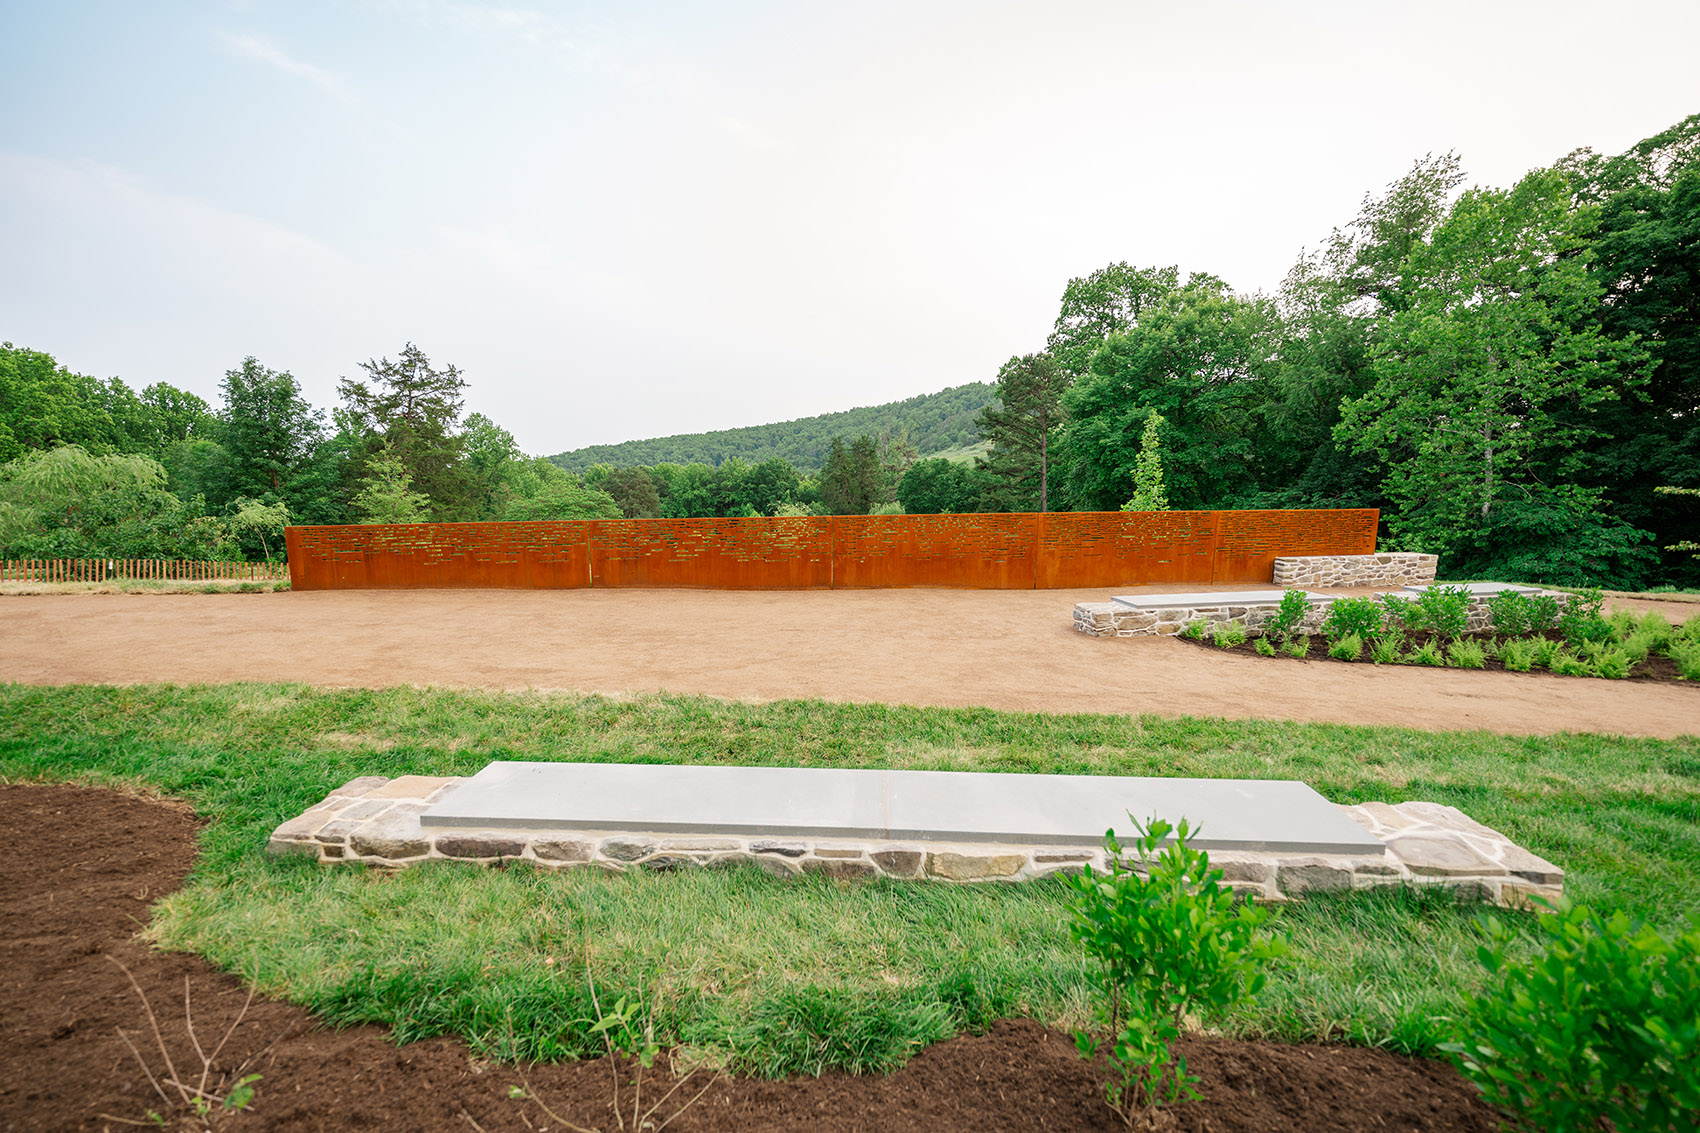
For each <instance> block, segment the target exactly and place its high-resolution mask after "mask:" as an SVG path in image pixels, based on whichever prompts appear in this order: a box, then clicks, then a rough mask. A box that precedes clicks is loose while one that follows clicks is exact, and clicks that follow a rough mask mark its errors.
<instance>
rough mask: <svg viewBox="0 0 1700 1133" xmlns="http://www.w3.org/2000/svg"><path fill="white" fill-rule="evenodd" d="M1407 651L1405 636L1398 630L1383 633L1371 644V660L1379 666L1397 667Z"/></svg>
mask: <svg viewBox="0 0 1700 1133" xmlns="http://www.w3.org/2000/svg"><path fill="white" fill-rule="evenodd" d="M1404 650H1405V635H1404V634H1403V633H1401V632H1400V631H1398V630H1393V631H1392V632H1391V633H1383V634H1381V635H1379V636H1377V637H1376V639H1375V640H1374V641H1371V642H1370V643H1369V659H1370V660H1371V661H1373V662H1375V663H1376V664H1377V665H1397V664H1398V663H1399V660H1400V654H1401V653H1403V652H1404Z"/></svg>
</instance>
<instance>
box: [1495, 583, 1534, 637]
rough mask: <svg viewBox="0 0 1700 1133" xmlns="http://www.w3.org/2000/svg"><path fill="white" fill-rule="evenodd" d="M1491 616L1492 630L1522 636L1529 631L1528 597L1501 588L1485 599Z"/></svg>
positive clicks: (1511, 635)
mask: <svg viewBox="0 0 1700 1133" xmlns="http://www.w3.org/2000/svg"><path fill="white" fill-rule="evenodd" d="M1487 607H1488V612H1489V613H1490V614H1491V615H1492V616H1493V631H1494V632H1495V633H1501V634H1504V635H1505V636H1506V637H1522V636H1524V635H1525V634H1527V633H1528V632H1529V620H1530V619H1529V612H1530V611H1529V598H1528V595H1526V594H1523V593H1520V592H1519V591H1516V590H1501V591H1500V592H1499V593H1498V594H1494V595H1492V596H1491V597H1489V598H1488V600H1487Z"/></svg>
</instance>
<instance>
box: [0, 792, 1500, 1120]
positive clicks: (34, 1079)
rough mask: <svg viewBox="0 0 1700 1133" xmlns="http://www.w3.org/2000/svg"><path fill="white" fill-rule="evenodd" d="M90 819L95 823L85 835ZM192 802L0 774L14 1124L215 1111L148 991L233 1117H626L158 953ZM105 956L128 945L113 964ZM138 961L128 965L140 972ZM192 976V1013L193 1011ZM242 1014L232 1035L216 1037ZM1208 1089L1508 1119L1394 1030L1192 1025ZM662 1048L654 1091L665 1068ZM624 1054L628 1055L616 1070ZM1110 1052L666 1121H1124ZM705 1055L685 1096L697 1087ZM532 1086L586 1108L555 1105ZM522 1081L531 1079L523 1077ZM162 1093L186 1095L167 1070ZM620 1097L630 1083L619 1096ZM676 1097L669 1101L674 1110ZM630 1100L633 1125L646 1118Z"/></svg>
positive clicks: (1060, 1046)
mask: <svg viewBox="0 0 1700 1133" xmlns="http://www.w3.org/2000/svg"><path fill="white" fill-rule="evenodd" d="M91 830H97V831H100V832H101V833H102V835H103V836H102V837H100V838H91V837H90V836H89V832H90V831H91ZM195 830H196V822H195V818H194V816H193V815H192V814H190V813H189V811H188V808H186V807H184V806H182V805H181V804H177V803H169V802H166V803H161V802H154V801H150V800H146V799H138V798H133V797H129V796H126V795H122V794H117V793H114V792H111V791H102V790H91V789H87V788H79V787H58V786H25V785H11V786H7V785H0V839H4V840H5V842H6V844H8V845H19V844H23V843H26V842H27V843H28V844H29V847H30V852H29V853H28V854H8V855H4V856H3V857H0V1019H4V1020H5V1028H4V1031H3V1032H0V1131H7V1133H9V1131H12V1130H17V1131H19V1133H23V1131H25V1130H29V1131H32V1133H34V1131H40V1130H86V1131H90V1133H94V1131H100V1133H118V1131H119V1130H123V1129H126V1128H134V1127H142V1128H153V1127H154V1126H153V1125H152V1124H151V1123H150V1122H148V1121H147V1119H146V1114H147V1113H148V1111H150V1110H152V1111H155V1112H157V1113H159V1114H160V1117H161V1123H160V1125H161V1127H163V1128H171V1129H188V1128H197V1129H199V1128H211V1127H212V1125H211V1124H210V1123H209V1124H208V1125H206V1126H203V1125H202V1124H201V1123H199V1122H196V1121H194V1120H192V1119H191V1120H183V1119H184V1118H185V1117H187V1116H189V1115H188V1110H187V1107H185V1106H182V1105H180V1104H179V1105H176V1106H168V1105H166V1104H165V1103H164V1102H163V1101H162V1100H161V1099H160V1097H159V1096H158V1095H157V1094H155V1093H154V1091H153V1089H152V1088H151V1087H150V1085H149V1083H148V1079H147V1077H146V1074H145V1073H144V1071H143V1069H142V1067H141V1065H140V1064H139V1063H138V1061H137V1059H136V1055H135V1054H133V1053H132V1052H131V1050H130V1049H128V1048H127V1047H126V1044H125V1041H124V1039H122V1038H120V1037H119V1034H118V1032H119V1029H120V1028H122V1029H123V1030H124V1031H125V1032H127V1033H128V1035H129V1036H130V1041H131V1042H132V1043H133V1044H134V1047H135V1051H136V1053H139V1054H140V1055H141V1056H142V1057H144V1058H145V1059H147V1061H148V1069H149V1071H150V1072H152V1073H153V1074H154V1075H156V1076H162V1075H163V1074H164V1073H165V1060H164V1057H163V1056H162V1055H161V1053H160V1047H159V1046H158V1045H157V1044H156V1042H155V1038H154V1035H153V1034H152V1032H151V1029H150V1027H149V1025H148V1019H147V1016H146V1014H145V1013H144V1009H143V1007H142V1000H141V998H140V996H139V995H138V994H137V988H140V989H143V991H145V994H146V996H147V998H148V1001H149V1002H150V1003H151V1004H152V1006H153V1010H154V1011H155V1012H156V1017H157V1019H158V1023H159V1027H160V1033H159V1042H161V1043H163V1044H164V1047H165V1049H166V1050H167V1051H169V1052H170V1054H171V1064H172V1066H173V1067H175V1068H176V1070H177V1071H178V1072H179V1073H180V1074H182V1075H183V1076H184V1077H185V1078H186V1079H187V1080H188V1081H189V1083H190V1084H194V1085H199V1084H200V1081H201V1075H200V1072H201V1067H202V1060H201V1058H200V1057H199V1056H198V1055H197V1053H196V1048H195V1047H194V1046H193V1045H192V1044H191V1041H190V1038H189V1034H190V1032H189V1029H188V1027H186V1025H185V1023H186V1021H189V1020H192V1021H193V1024H194V1032H195V1034H197V1035H198V1036H199V1042H200V1044H201V1049H202V1050H203V1051H207V1052H212V1053H209V1054H208V1055H207V1057H208V1058H210V1059H212V1060H213V1062H214V1068H215V1070H214V1073H213V1074H211V1075H210V1076H209V1078H208V1081H207V1085H208V1086H209V1087H210V1089H209V1092H211V1093H213V1094H215V1095H222V1094H223V1093H224V1092H226V1090H227V1089H228V1086H221V1085H220V1083H221V1082H229V1081H234V1079H235V1077H236V1076H238V1075H247V1074H258V1075H260V1080H259V1081H258V1082H256V1083H253V1086H254V1088H255V1093H254V1097H253V1101H252V1108H251V1109H250V1110H248V1111H245V1112H242V1113H236V1114H231V1115H229V1117H228V1119H227V1120H224V1121H219V1122H217V1127H218V1128H230V1129H235V1130H255V1131H259V1130H275V1131H278V1133H283V1131H286V1130H287V1131H290V1133H296V1131H299V1133H310V1131H317V1133H332V1131H336V1133H341V1131H343V1130H351V1129H359V1130H367V1131H370V1133H415V1131H419V1130H432V1131H435V1130H458V1131H461V1133H497V1131H498V1130H502V1131H509V1130H511V1131H513V1133H542V1131H544V1130H549V1129H555V1130H561V1129H564V1128H569V1127H573V1126H576V1127H579V1128H586V1127H595V1128H601V1129H604V1130H614V1129H616V1128H621V1127H622V1126H621V1125H619V1124H617V1122H616V1119H615V1117H614V1114H613V1112H612V1110H611V1106H610V1102H611V1101H612V1097H613V1094H612V1088H611V1083H612V1074H611V1071H612V1070H613V1067H611V1066H610V1065H609V1063H608V1062H607V1060H597V1061H590V1062H578V1063H564V1064H557V1065H552V1066H538V1067H534V1068H532V1070H531V1071H530V1072H529V1074H527V1075H524V1076H522V1074H521V1071H520V1069H519V1068H517V1067H514V1066H507V1065H501V1064H492V1063H488V1062H483V1061H480V1060H478V1059H475V1058H473V1057H471V1055H470V1052H469V1051H468V1050H467V1049H466V1047H464V1046H463V1045H461V1044H460V1043H459V1042H457V1041H455V1040H453V1039H447V1038H438V1039H428V1040H426V1041H423V1042H417V1043H412V1044H410V1045H408V1046H404V1047H397V1046H395V1045H393V1044H392V1043H391V1041H390V1039H389V1036H388V1035H387V1034H386V1033H385V1032H384V1031H383V1030H381V1029H380V1028H378V1027H370V1026H368V1027H352V1028H349V1029H347V1030H342V1031H327V1030H321V1029H319V1028H317V1027H316V1026H315V1025H314V1024H313V1021H312V1019H311V1018H310V1017H309V1016H308V1015H307V1013H306V1012H305V1011H302V1010H301V1009H300V1008H297V1007H292V1006H290V1005H289V1004H287V1003H282V1002H279V1001H277V1000H271V999H265V998H256V999H255V1000H254V1001H253V1003H252V1004H250V1005H248V1007H247V1010H246V1012H244V1009H243V1006H244V1000H245V999H246V992H245V991H244V989H243V987H242V985H241V983H240V982H239V981H237V980H236V979H235V978H234V977H232V976H228V975H222V974H220V973H218V972H215V971H213V970H212V968H211V967H210V966H208V965H207V963H206V962H205V961H203V960H202V959H201V958H200V957H198V956H189V955H184V954H181V953H176V954H169V953H161V952H155V951H152V950H151V949H149V948H148V947H147V946H146V945H144V944H142V943H140V942H139V941H138V940H137V939H136V938H135V933H136V930H137V929H138V928H140V927H141V925H142V924H143V923H144V922H145V921H146V918H147V915H148V904H149V903H150V902H151V901H153V900H156V899H157V898H159V897H160V896H162V895H164V894H165V893H168V892H170V891H171V890H173V889H175V888H176V887H177V886H178V885H180V884H181V883H182V880H183V875H184V874H185V873H186V872H187V871H188V869H189V865H190V863H191V862H192V861H193V859H194V854H195ZM113 960H117V961H119V962H121V963H122V964H123V965H124V967H123V968H120V967H119V966H118V964H115V963H113ZM125 969H128V971H129V972H130V973H131V974H132V975H133V976H134V978H135V981H136V986H134V987H133V986H132V985H131V984H130V979H129V977H127V976H126V975H125ZM185 981H188V984H189V987H190V993H191V994H190V1003H191V1005H192V1010H191V1011H186V1010H185V1007H184V1001H183V996H184V984H185ZM238 1019H239V1020H240V1023H239V1024H238V1025H237V1026H235V1028H234V1030H233V1031H232V1033H231V1035H230V1039H229V1042H228V1043H227V1044H225V1045H224V1046H223V1047H222V1048H215V1044H216V1043H217V1042H218V1039H219V1036H220V1035H221V1034H222V1033H223V1032H224V1031H225V1029H226V1028H227V1027H230V1026H231V1024H232V1022H234V1021H236V1020H238ZM1180 1053H1182V1054H1184V1055H1185V1057H1186V1060H1187V1066H1188V1069H1189V1070H1191V1071H1192V1073H1194V1074H1196V1075H1198V1076H1199V1077H1200V1078H1201V1079H1202V1083H1201V1089H1202V1092H1203V1094H1204V1100H1202V1101H1198V1102H1191V1103H1188V1104H1186V1105H1183V1106H1180V1107H1177V1108H1176V1109H1175V1111H1174V1112H1173V1114H1172V1115H1170V1119H1169V1120H1167V1121H1165V1122H1164V1123H1163V1128H1165V1129H1170V1130H1174V1131H1175V1133H1183V1131H1200V1133H1202V1131H1205V1130H1209V1131H1211V1133H1263V1131H1265V1130H1272V1129H1303V1130H1314V1131H1316V1133H1328V1131H1336V1130H1337V1131H1342V1133H1345V1131H1359V1130H1362V1131H1365V1133H1367V1131H1370V1130H1374V1131H1377V1133H1417V1131H1419V1130H1422V1131H1427V1133H1489V1131H1490V1130H1492V1129H1493V1128H1494V1127H1495V1125H1496V1124H1497V1122H1496V1121H1495V1119H1494V1115H1493V1113H1492V1112H1491V1111H1490V1110H1489V1109H1488V1108H1487V1107H1486V1106H1484V1105H1483V1104H1482V1103H1481V1102H1480V1101H1479V1100H1478V1099H1477V1098H1476V1096H1475V1091H1474V1090H1473V1089H1472V1088H1471V1087H1470V1086H1469V1085H1468V1084H1467V1083H1466V1082H1465V1081H1464V1080H1463V1079H1462V1078H1461V1077H1459V1075H1458V1074H1457V1072H1456V1071H1454V1070H1453V1069H1452V1068H1451V1067H1450V1066H1447V1065H1446V1064H1444V1063H1441V1062H1432V1061H1428V1060H1426V1059H1419V1058H1401V1057H1399V1056H1396V1055H1393V1054H1389V1053H1388V1052H1386V1051H1383V1050H1364V1049H1360V1048H1353V1047H1342V1046H1323V1045H1317V1044H1304V1045H1287V1044H1282V1043H1271V1042H1236V1041H1233V1040H1229V1039H1223V1038H1211V1037H1202V1036H1201V1037H1191V1038H1187V1039H1183V1040H1182V1042H1181V1043H1180ZM665 1063H666V1060H665V1059H663V1060H661V1061H660V1062H658V1063H657V1068H658V1071H659V1073H657V1074H653V1075H651V1076H650V1078H649V1079H648V1080H647V1083H646V1090H647V1092H646V1095H645V1096H646V1097H651V1098H653V1097H655V1096H658V1095H659V1093H660V1092H665V1090H666V1089H668V1088H669V1087H670V1086H671V1084H672V1080H671V1079H670V1078H669V1077H668V1075H667V1074H666V1072H665V1069H664V1067H665ZM622 1073H624V1074H626V1075H629V1074H631V1073H632V1071H631V1069H630V1068H629V1066H628V1067H627V1068H626V1069H625V1070H624V1071H622ZM1103 1074H1104V1068H1103V1067H1102V1066H1094V1065H1093V1064H1091V1063H1088V1062H1085V1061H1084V1060H1082V1059H1081V1058H1080V1057H1079V1056H1077V1055H1076V1054H1075V1052H1074V1045H1073V1043H1072V1042H1071V1041H1070V1040H1069V1037H1068V1036H1067V1035H1064V1034H1062V1033H1060V1032H1057V1031H1052V1030H1047V1029H1045V1028H1044V1027H1041V1026H1040V1025H1039V1024H1038V1023H1035V1022H1033V1021H1032V1020H1009V1021H1005V1022H1000V1023H998V1024H996V1025H995V1026H994V1027H993V1028H992V1029H991V1031H989V1032H988V1033H986V1034H984V1035H965V1036H961V1037H959V1038H955V1039H951V1040H949V1041H946V1042H942V1043H938V1044H935V1045H934V1046H932V1047H929V1048H928V1049H927V1050H924V1051H922V1052H921V1053H920V1054H919V1055H918V1056H917V1057H916V1058H915V1059H914V1061H912V1062H910V1063H909V1065H908V1066H906V1067H904V1068H903V1069H901V1070H899V1071H897V1072H896V1073H893V1074H889V1075H885V1076H882V1077H864V1078H851V1077H846V1076H844V1075H839V1074H828V1075H826V1076H824V1077H821V1078H795V1079H791V1080H789V1081H763V1080H756V1079H748V1078H721V1079H719V1080H718V1081H715V1082H713V1083H712V1084H710V1085H709V1086H708V1089H707V1092H706V1093H704V1094H703V1095H702V1096H701V1098H699V1099H698V1100H697V1101H696V1103H695V1104H694V1105H692V1106H691V1107H690V1108H689V1109H687V1110H686V1111H685V1112H684V1113H683V1115H682V1116H681V1117H680V1118H679V1119H678V1120H676V1121H674V1122H673V1123H672V1124H671V1125H669V1126H668V1128H670V1129H675V1130H678V1133H769V1131H771V1133H779V1131H787V1130H810V1131H812V1133H922V1131H927V1133H932V1131H955V1130H962V1131H964V1133H968V1131H972V1133H997V1131H1002V1130H1009V1131H1011V1133H1015V1131H1018V1130H1019V1131H1021V1133H1026V1131H1028V1130H1037V1129H1047V1130H1057V1131H1059V1133H1063V1131H1076V1130H1078V1131H1080V1133H1085V1131H1087V1130H1093V1131H1100V1133H1111V1131H1113V1130H1118V1129H1122V1128H1123V1126H1122V1124H1121V1122H1120V1121H1119V1120H1118V1119H1117V1118H1116V1117H1115V1115H1114V1114H1112V1113H1111V1112H1110V1110H1109V1109H1108V1108H1107V1107H1106V1106H1105V1105H1104V1103H1103V1100H1102V1098H1103V1094H1102V1092H1101V1087H1100V1083H1101V1082H1102V1081H1103ZM706 1081H707V1078H706V1076H705V1075H699V1076H698V1077H697V1078H695V1079H693V1080H692V1081H691V1082H689V1083H687V1085H686V1088H685V1090H684V1091H682V1092H681V1094H679V1095H677V1097H676V1099H675V1100H676V1101H680V1100H683V1099H684V1098H686V1097H688V1096H689V1095H691V1094H694V1093H696V1092H697V1090H698V1089H699V1088H700V1084H702V1083H705V1082H706ZM524 1082H528V1083H529V1091H530V1093H531V1094H532V1095H533V1097H535V1098H540V1099H542V1101H543V1104H545V1105H547V1106H548V1107H549V1109H550V1110H551V1111H553V1112H554V1113H556V1114H559V1115H560V1116H561V1117H563V1118H565V1119H566V1121H567V1122H570V1123H571V1125H570V1126H568V1125H564V1124H563V1123H561V1122H559V1121H557V1120H555V1119H553V1118H551V1117H549V1116H548V1115H547V1114H546V1113H545V1112H544V1111H543V1109H542V1108H541V1106H540V1105H538V1103H537V1102H536V1101H532V1100H527V1099H523V1098H514V1097H512V1096H510V1093H509V1091H510V1089H512V1088H515V1087H522V1083H524ZM522 1088H523V1087H522ZM166 1091H167V1093H168V1094H170V1095H172V1096H175V1091H174V1090H172V1089H171V1088H170V1087H169V1086H167V1087H166ZM622 1097H623V1099H624V1102H625V1104H626V1105H630V1103H631V1091H630V1090H629V1089H627V1090H625V1091H624V1092H623V1093H622ZM673 1108H674V1106H673V1105H668V1106H666V1107H664V1108H663V1109H662V1110H661V1111H660V1112H659V1113H658V1114H657V1115H656V1116H655V1117H654V1119H653V1120H654V1122H655V1124H656V1125H659V1124H661V1123H662V1122H663V1121H664V1120H665V1119H666V1118H667V1116H668V1115H669V1114H670V1113H671V1112H672V1111H673ZM632 1126H633V1122H632V1119H631V1114H630V1113H629V1112H628V1113H627V1114H626V1117H625V1124H624V1126H623V1128H626V1129H631V1128H632Z"/></svg>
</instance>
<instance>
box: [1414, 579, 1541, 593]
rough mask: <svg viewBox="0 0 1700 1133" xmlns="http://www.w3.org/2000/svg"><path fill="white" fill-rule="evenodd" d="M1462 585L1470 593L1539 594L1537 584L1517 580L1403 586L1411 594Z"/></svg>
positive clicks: (1539, 589) (1539, 590)
mask: <svg viewBox="0 0 1700 1133" xmlns="http://www.w3.org/2000/svg"><path fill="white" fill-rule="evenodd" d="M1449 586H1456V587H1462V588H1463V589H1464V590H1465V591H1467V592H1468V593H1470V594H1499V593H1502V592H1503V591H1506V590H1514V591H1516V592H1517V593H1519V594H1539V593H1541V588H1540V587H1539V586H1524V585H1523V584H1522V583H1518V582H1434V583H1430V584H1428V585H1426V586H1405V587H1402V588H1401V589H1404V590H1409V591H1411V592H1412V593H1413V594H1421V593H1422V592H1423V591H1425V590H1439V589H1441V588H1442V587H1449Z"/></svg>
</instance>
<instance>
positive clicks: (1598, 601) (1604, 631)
mask: <svg viewBox="0 0 1700 1133" xmlns="http://www.w3.org/2000/svg"><path fill="white" fill-rule="evenodd" d="M1604 604H1605V596H1604V595H1603V594H1601V593H1600V591H1599V590H1598V588H1591V589H1588V590H1579V591H1577V592H1576V593H1574V594H1572V595H1571V596H1570V601H1568V602H1566V603H1565V604H1564V612H1563V613H1562V614H1560V615H1559V616H1558V632H1559V633H1561V634H1563V635H1564V640H1565V641H1567V642H1569V643H1570V648H1572V649H1575V650H1580V649H1581V648H1582V646H1583V645H1585V644H1587V643H1588V642H1590V641H1615V640H1617V631H1616V630H1615V629H1614V628H1613V627H1612V624H1611V622H1610V621H1608V620H1607V619H1606V618H1605V617H1603V616H1602V615H1601V614H1600V607H1601V606H1603V605H1604Z"/></svg>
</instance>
